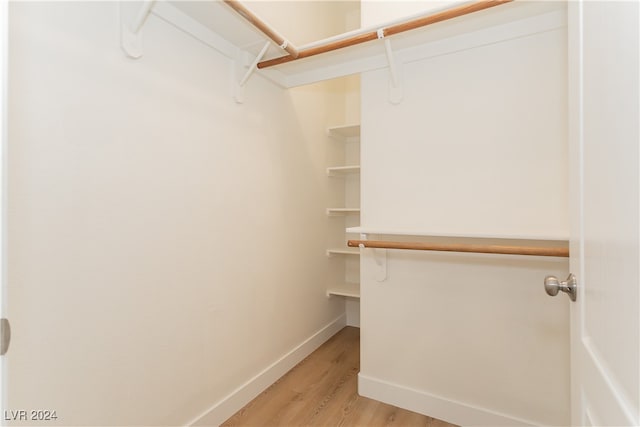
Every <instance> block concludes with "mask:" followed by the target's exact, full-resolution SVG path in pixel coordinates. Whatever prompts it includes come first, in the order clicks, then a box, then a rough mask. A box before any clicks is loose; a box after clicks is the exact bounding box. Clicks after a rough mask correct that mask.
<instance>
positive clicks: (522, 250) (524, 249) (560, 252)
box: [347, 240, 569, 258]
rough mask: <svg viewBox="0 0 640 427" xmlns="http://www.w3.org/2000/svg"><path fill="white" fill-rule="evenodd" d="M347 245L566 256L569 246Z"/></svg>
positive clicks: (353, 243) (364, 242)
mask: <svg viewBox="0 0 640 427" xmlns="http://www.w3.org/2000/svg"><path fill="white" fill-rule="evenodd" d="M347 246H349V247H352V248H357V247H363V248H376V249H409V250H418V251H438V252H472V253H481V254H504V255H532V256H551V257H565V258H566V257H568V256H569V248H562V247H560V248H554V247H536V246H500V245H470V244H439V243H416V242H390V241H383V240H349V241H348V242H347Z"/></svg>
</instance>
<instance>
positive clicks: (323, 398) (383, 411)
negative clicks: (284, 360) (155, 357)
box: [222, 327, 454, 427]
mask: <svg viewBox="0 0 640 427" xmlns="http://www.w3.org/2000/svg"><path fill="white" fill-rule="evenodd" d="M359 371H360V329H358V328H352V327H346V328H344V329H343V330H342V331H340V332H338V333H337V334H336V335H335V336H333V337H332V338H331V339H330V340H329V341H327V342H326V343H324V344H323V345H322V346H321V347H320V348H318V349H317V350H316V351H315V352H313V353H312V354H311V355H309V357H307V358H306V359H304V360H303V361H302V362H300V363H299V364H298V365H297V366H295V367H294V368H293V369H292V370H291V371H289V372H288V373H287V374H286V375H285V376H283V377H282V378H280V379H279V380H278V381H277V382H276V383H275V384H273V385H272V386H271V387H269V388H268V389H267V390H265V391H264V392H263V393H262V394H260V395H259V396H258V397H256V398H255V399H254V400H252V401H251V402H249V404H247V406H245V407H244V408H242V409H241V410H239V411H238V412H237V413H236V414H234V415H233V416H232V417H231V418H229V419H228V420H227V421H226V422H225V423H224V424H222V425H223V426H225V427H231V426H287V427H290V426H367V427H368V426H429V427H454V426H453V425H452V424H449V423H445V422H444V421H440V420H436V419H434V418H430V417H426V416H424V415H420V414H417V413H415V412H411V411H406V410H404V409H400V408H397V407H395V406H391V405H386V404H384V403H381V402H378V401H376V400H372V399H367V398H366V397H360V396H358V392H357V382H358V372H359Z"/></svg>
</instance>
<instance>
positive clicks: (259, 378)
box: [187, 314, 347, 426]
mask: <svg viewBox="0 0 640 427" xmlns="http://www.w3.org/2000/svg"><path fill="white" fill-rule="evenodd" d="M346 324H347V319H346V316H345V315H344V314H342V315H340V316H339V317H337V318H335V319H334V320H332V321H331V322H330V323H329V324H328V325H326V326H325V327H323V328H322V329H320V330H319V331H318V332H316V333H315V334H313V335H311V336H310V337H309V338H307V339H306V340H305V341H303V342H302V343H300V344H299V345H298V346H296V347H295V348H294V349H292V350H291V351H289V352H288V353H287V354H285V355H284V356H282V357H281V358H280V359H278V360H276V361H275V362H274V363H272V364H271V365H270V366H268V367H267V368H265V369H264V370H263V371H262V372H260V373H259V374H258V375H256V376H255V377H253V378H251V379H250V380H249V381H247V382H246V383H244V384H242V385H241V386H240V387H238V388H237V389H235V390H234V391H233V392H231V393H230V394H229V395H228V396H226V397H225V398H223V399H222V400H220V401H218V402H217V403H215V404H214V405H213V406H211V408H209V409H207V410H206V411H205V412H204V413H202V414H200V415H199V416H197V417H196V418H194V419H193V420H192V421H190V422H189V423H187V425H188V426H218V425H220V424H222V423H223V422H225V421H226V420H227V419H228V418H229V417H231V416H232V415H233V414H235V413H236V412H238V411H239V410H240V409H242V407H243V406H245V405H246V404H247V403H249V402H251V400H253V399H254V398H255V397H256V396H257V395H259V394H260V393H262V392H263V391H264V390H266V389H267V387H269V386H270V385H271V384H273V383H274V382H276V381H277V380H278V379H279V378H280V377H282V376H283V375H284V374H286V373H287V372H289V370H291V368H293V367H294V366H296V365H297V364H298V363H300V362H301V361H302V360H303V359H304V358H305V357H307V356H308V355H309V354H311V353H313V352H314V351H315V350H316V349H317V348H318V347H320V346H321V345H322V344H323V343H324V342H325V341H327V340H328V339H329V338H331V337H332V336H334V335H335V334H336V333H337V332H338V331H340V330H341V329H342V328H344V327H345V326H346Z"/></svg>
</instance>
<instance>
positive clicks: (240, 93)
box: [234, 41, 271, 104]
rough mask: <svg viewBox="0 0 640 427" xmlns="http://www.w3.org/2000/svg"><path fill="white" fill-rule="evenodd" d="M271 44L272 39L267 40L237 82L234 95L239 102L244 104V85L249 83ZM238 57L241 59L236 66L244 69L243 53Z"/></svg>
mask: <svg viewBox="0 0 640 427" xmlns="http://www.w3.org/2000/svg"><path fill="white" fill-rule="evenodd" d="M269 46H271V41H267V42H266V43H265V44H264V46H263V47H262V50H261V51H260V53H258V56H256V57H255V59H254V60H253V62H252V63H251V65H249V68H248V69H247V71H246V72H245V73H244V75H243V76H242V78H241V79H240V80H239V81H238V83H237V84H236V91H235V95H234V97H235V99H236V102H237V103H238V104H242V103H243V102H244V86H245V85H246V84H247V81H249V77H251V75H252V74H253V73H254V72H255V71H256V70H257V69H258V62H260V61H261V60H262V57H263V56H264V55H265V53H267V50H268V49H269ZM238 58H239V60H238V61H236V67H237V69H238V70H243V69H244V67H243V60H242V54H240V55H239V56H238Z"/></svg>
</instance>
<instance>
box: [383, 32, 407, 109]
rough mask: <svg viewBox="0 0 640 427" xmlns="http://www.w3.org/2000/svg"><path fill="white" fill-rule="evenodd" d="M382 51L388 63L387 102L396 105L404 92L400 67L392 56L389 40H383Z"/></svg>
mask: <svg viewBox="0 0 640 427" xmlns="http://www.w3.org/2000/svg"><path fill="white" fill-rule="evenodd" d="M380 31H383V30H378V32H380ZM383 37H384V35H383ZM384 50H385V53H386V54H387V62H388V63H389V102H390V103H392V104H394V105H397V104H399V103H400V102H402V99H403V98H404V91H403V90H402V81H401V78H400V77H401V76H400V74H401V73H400V71H401V66H400V64H399V63H398V61H396V59H395V57H394V55H393V49H392V48H391V40H390V39H389V38H385V39H384Z"/></svg>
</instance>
